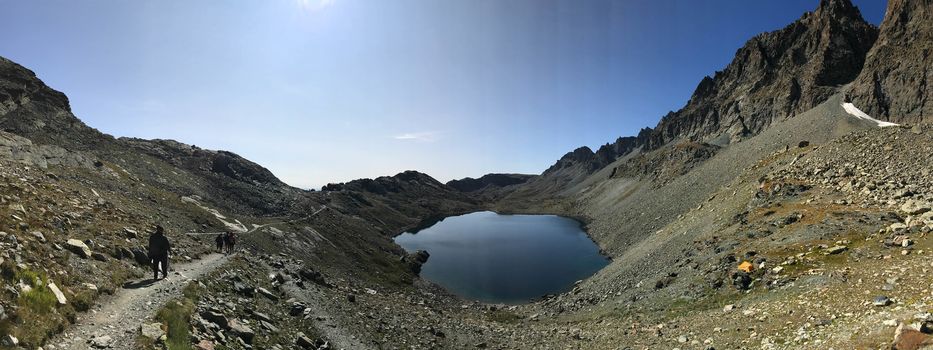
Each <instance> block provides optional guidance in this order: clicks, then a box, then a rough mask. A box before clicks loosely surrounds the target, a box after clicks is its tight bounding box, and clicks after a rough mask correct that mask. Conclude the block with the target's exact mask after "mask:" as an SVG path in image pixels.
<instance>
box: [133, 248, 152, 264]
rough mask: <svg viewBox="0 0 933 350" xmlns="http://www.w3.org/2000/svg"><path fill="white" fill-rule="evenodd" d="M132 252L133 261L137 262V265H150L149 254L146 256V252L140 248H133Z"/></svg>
mask: <svg viewBox="0 0 933 350" xmlns="http://www.w3.org/2000/svg"><path fill="white" fill-rule="evenodd" d="M131 252H132V253H133V260H135V261H136V263H137V264H140V265H144V266H145V265H149V263H150V260H149V254H146V252H145V251H143V250H142V249H140V248H133V250H132V251H131Z"/></svg>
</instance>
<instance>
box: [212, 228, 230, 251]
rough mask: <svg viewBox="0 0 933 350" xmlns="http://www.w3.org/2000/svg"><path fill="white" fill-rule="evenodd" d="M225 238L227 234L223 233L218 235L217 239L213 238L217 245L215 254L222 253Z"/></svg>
mask: <svg viewBox="0 0 933 350" xmlns="http://www.w3.org/2000/svg"><path fill="white" fill-rule="evenodd" d="M226 236H227V233H226V232H223V233H220V234H218V235H217V237H216V238H214V242H216V243H217V252H219V253H223V252H224V242H225V241H226V240H227V238H226Z"/></svg>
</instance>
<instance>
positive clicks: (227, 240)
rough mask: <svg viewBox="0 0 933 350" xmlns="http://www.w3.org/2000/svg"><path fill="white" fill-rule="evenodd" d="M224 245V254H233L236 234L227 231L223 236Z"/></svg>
mask: <svg viewBox="0 0 933 350" xmlns="http://www.w3.org/2000/svg"><path fill="white" fill-rule="evenodd" d="M224 245H225V246H226V247H227V251H226V254H233V252H234V251H236V249H235V246H236V234H235V233H233V232H227V234H226V235H225V236H224Z"/></svg>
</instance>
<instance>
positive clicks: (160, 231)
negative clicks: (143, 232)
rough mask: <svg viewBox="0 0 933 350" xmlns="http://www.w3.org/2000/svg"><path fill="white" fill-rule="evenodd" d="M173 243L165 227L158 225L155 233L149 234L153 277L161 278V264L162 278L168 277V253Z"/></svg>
mask: <svg viewBox="0 0 933 350" xmlns="http://www.w3.org/2000/svg"><path fill="white" fill-rule="evenodd" d="M171 250H172V245H171V244H170V243H169V242H168V238H167V237H165V229H164V228H162V226H156V230H155V233H153V234H151V235H149V260H150V262H151V263H152V279H159V264H162V278H166V277H168V253H169V252H170V251H171Z"/></svg>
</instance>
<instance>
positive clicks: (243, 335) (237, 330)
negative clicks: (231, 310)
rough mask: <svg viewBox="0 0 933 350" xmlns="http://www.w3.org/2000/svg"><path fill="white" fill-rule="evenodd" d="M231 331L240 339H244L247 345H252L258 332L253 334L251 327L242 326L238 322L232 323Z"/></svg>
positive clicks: (233, 321)
mask: <svg viewBox="0 0 933 350" xmlns="http://www.w3.org/2000/svg"><path fill="white" fill-rule="evenodd" d="M230 331H231V332H233V334H236V336H238V337H240V339H243V341H244V342H246V343H247V344H252V343H253V338H254V337H256V332H253V329H252V328H249V326H247V325H245V324H242V323H240V322H239V321H237V320H231V321H230Z"/></svg>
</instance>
